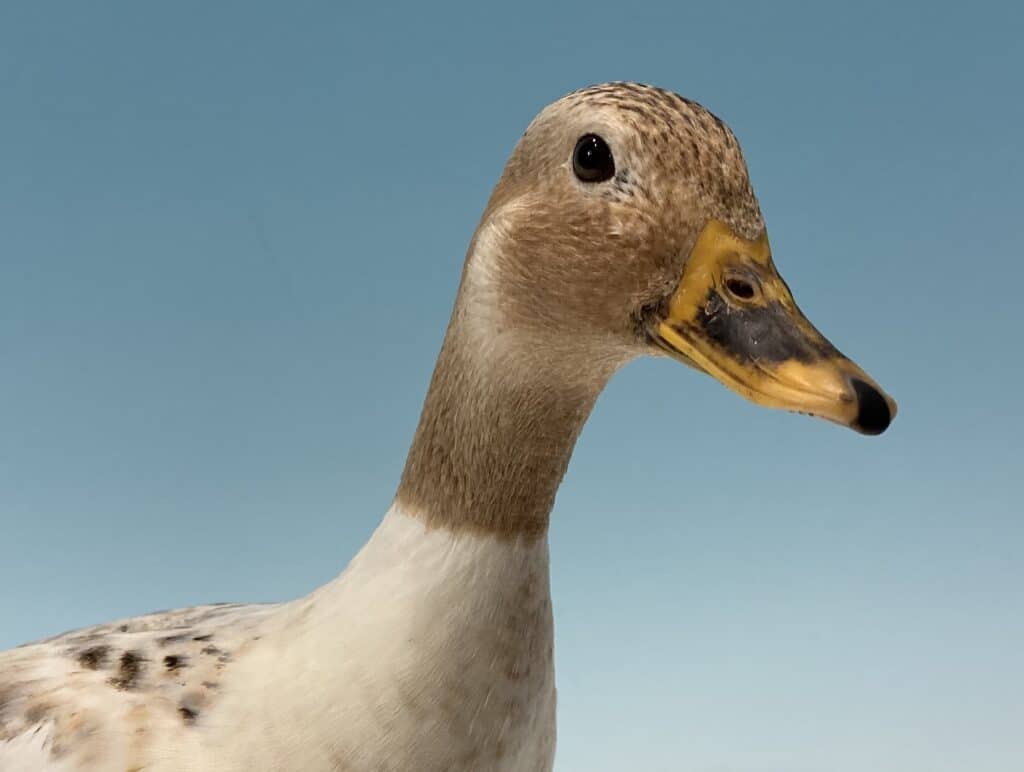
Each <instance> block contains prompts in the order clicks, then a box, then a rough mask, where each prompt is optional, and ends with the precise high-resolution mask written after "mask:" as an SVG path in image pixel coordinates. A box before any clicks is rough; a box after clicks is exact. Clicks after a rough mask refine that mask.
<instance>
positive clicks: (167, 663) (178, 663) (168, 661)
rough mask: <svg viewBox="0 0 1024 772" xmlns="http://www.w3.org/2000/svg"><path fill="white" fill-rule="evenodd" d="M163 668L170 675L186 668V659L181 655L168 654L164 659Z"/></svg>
mask: <svg viewBox="0 0 1024 772" xmlns="http://www.w3.org/2000/svg"><path fill="white" fill-rule="evenodd" d="M164 667H165V668H167V670H168V671H169V672H171V673H173V672H175V671H176V670H181V669H182V668H183V667H188V657H186V656H184V655H183V654H168V655H167V656H166V657H164Z"/></svg>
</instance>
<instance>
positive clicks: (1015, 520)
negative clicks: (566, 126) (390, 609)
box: [0, 0, 1024, 772]
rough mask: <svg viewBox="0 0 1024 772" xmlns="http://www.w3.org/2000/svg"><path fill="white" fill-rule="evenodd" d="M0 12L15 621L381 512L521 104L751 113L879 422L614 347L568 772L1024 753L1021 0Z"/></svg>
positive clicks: (588, 504)
mask: <svg viewBox="0 0 1024 772" xmlns="http://www.w3.org/2000/svg"><path fill="white" fill-rule="evenodd" d="M381 5H387V6H388V7H386V8H383V7H379V8H371V7H370V5H369V4H366V5H365V6H364V7H358V8H357V7H356V6H355V4H342V3H302V2H297V3H289V4H284V3H281V4H274V5H271V4H263V3H255V2H246V3H242V2H237V3H229V2H224V3H217V4H210V3H199V2H185V1H183V0H179V2H175V3H165V4H160V5H158V4H155V3H135V2H133V3H128V2H125V3H90V4H84V3H64V4H60V3H48V4H42V3H37V4H27V3H26V4H19V5H15V4H4V5H3V6H2V7H0V110H2V118H0V161H2V163H0V586H2V587H3V590H2V595H0V620H2V621H0V646H8V645H14V644H17V643H20V642H23V641H25V640H28V639H32V638H37V637H41V636H45V635H49V634H53V633H56V632H58V631H61V630H64V629H67V628H71V627H75V626H79V625H84V624H87V623H92V622H99V621H102V620H105V619H108V618H115V617H121V616H126V615H131V614H136V613H141V612H146V611H150V610H153V609H157V608H167V607H173V606H181V605H189V604H194V603H198V602H206V601H220V600H276V599H285V598H289V597H292V596H296V595H299V594H301V593H304V592H306V591H307V590H309V589H310V588H312V587H313V586H315V585H316V584H318V583H321V582H323V581H326V580H327V579H329V578H331V577H332V576H333V575H334V574H335V573H337V572H338V571H339V570H340V569H341V568H342V567H343V566H344V565H345V563H346V562H347V561H348V559H349V558H350V556H351V555H352V554H353V553H354V552H355V551H356V550H357V549H358V547H359V546H360V545H361V543H362V542H363V541H364V540H365V539H366V537H367V536H368V535H369V533H370V532H371V531H372V529H373V528H374V526H375V524H376V522H377V520H378V519H379V517H380V515H381V514H382V513H383V512H384V510H385V509H386V508H387V506H388V504H389V501H390V499H391V496H392V493H393V490H394V486H395V484H396V482H397V478H398V475H399V473H400V470H401V465H402V462H403V460H404V455H405V452H406V449H407V447H408V442H409V440H410V437H411V434H412V431H413V429H414V427H415V422H416V418H417V415H418V412H419V408H420V404H421V400H422V397H423V394H424V390H425V388H426V385H427V381H428V378H429V375H430V370H431V367H432V364H433V360H434V357H435V355H436V352H437V349H438V346H439V344H440V340H441V336H442V333H443V330H444V326H445V324H446V322H447V318H448V314H449V311H450V304H451V301H452V298H453V295H454V291H455V287H456V283H457V279H458V273H459V270H460V266H461V262H462V257H463V254H464V251H465V248H466V245H467V243H468V241H469V238H470V236H471V234H472V232H473V229H474V227H475V225H476V221H477V218H478V217H479V215H480V212H481V210H482V208H483V205H484V202H485V200H486V197H487V195H488V193H489V191H490V188H491V186H492V185H493V184H494V182H495V180H496V179H497V177H498V174H499V173H500V170H501V167H502V165H503V163H504V160H505V157H506V155H507V153H508V151H509V150H510V149H511V147H512V145H513V144H514V143H515V141H516V139H517V137H518V136H519V134H520V133H521V131H522V130H523V128H524V127H525V126H526V124H527V123H528V122H529V120H530V118H531V117H532V116H533V115H534V114H535V113H536V112H537V110H539V109H540V108H541V107H542V106H543V105H544V104H546V103H547V102H549V101H551V100H553V99H555V98H557V97H558V96H560V95H561V94H563V93H564V92H566V91H569V90H572V89H574V88H576V87H579V86H582V85H585V84H589V83H593V82H598V81H603V80H610V79H631V80H641V81H647V82H651V83H655V84H658V85H661V86H664V87H666V88H671V89H674V90H676V91H679V92H681V93H683V94H685V95H687V96H689V97H692V98H695V99H697V100H699V101H701V102H703V103H704V104H706V105H708V106H709V107H710V108H711V109H713V110H714V111H715V112H717V113H718V114H719V115H721V116H722V117H724V118H725V119H726V120H727V121H728V122H729V123H730V124H731V125H732V126H733V128H734V129H735V130H736V132H737V134H738V135H739V137H740V140H741V142H742V143H743V146H744V150H745V152H746V155H747V159H748V161H749V165H750V169H751V174H752V177H753V180H754V184H755V188H756V189H757V191H758V194H759V196H760V199H761V203H762V207H763V210H764V213H765V216H766V218H767V221H768V224H769V231H770V233H771V235H772V242H773V247H774V252H775V255H776V260H777V262H778V264H779V265H780V267H781V269H782V271H783V274H784V275H785V277H786V278H787V280H788V281H789V283H790V285H791V286H792V288H793V290H794V293H795V294H796V296H797V299H798V301H799V302H800V303H801V305H802V306H803V308H804V310H805V311H806V312H807V314H808V316H809V317H810V318H811V319H812V320H813V321H814V322H815V323H816V324H817V325H818V326H819V327H820V328H821V329H822V330H823V331H824V332H825V333H826V334H827V335H828V336H829V337H830V338H831V339H832V340H833V341H834V342H835V343H836V344H837V345H838V346H839V347H840V348H841V349H843V350H844V351H845V352H846V353H848V354H850V355H851V356H852V357H853V358H854V359H856V360H857V361H858V362H860V363H861V364H862V365H863V366H864V367H865V368H866V369H867V370H868V371H869V372H870V373H871V374H872V375H873V376H875V377H876V378H877V379H878V380H879V382H880V383H881V384H882V385H883V386H884V387H885V388H886V389H888V390H889V391H890V392H891V393H892V394H893V395H894V396H895V397H896V398H897V400H899V403H900V408H901V410H900V415H899V417H898V419H897V421H896V423H895V424H894V426H893V427H892V429H891V430H890V431H889V433H887V434H886V435H884V436H883V437H881V438H864V437H860V436H858V435H855V434H853V433H851V432H849V431H845V430H842V429H840V428H838V427H835V426H832V425H828V424H825V423H821V422H814V421H811V420H808V419H805V418H800V417H795V416H791V415H788V414H783V413H776V412H772V411H766V410H763V409H760V408H756V407H754V406H751V405H748V404H747V403H745V402H743V401H742V400H741V399H739V398H738V397H736V396H734V395H733V394H731V393H729V392H727V391H726V390H725V389H724V388H722V387H721V386H719V385H718V384H716V383H714V382H713V381H711V379H709V378H704V377H701V376H699V375H697V374H695V373H694V372H692V371H690V370H688V369H686V368H683V367H680V366H678V365H676V364H674V363H672V362H669V361H643V362H638V363H635V364H633V365H632V366H630V367H629V368H628V369H626V370H625V371H623V372H622V373H621V374H620V375H619V376H617V377H616V379H615V380H614V381H613V383H612V384H611V386H610V388H609V389H608V391H607V393H606V394H605V395H604V396H603V397H602V399H601V401H600V403H599V404H598V406H597V409H596V410H595V412H594V415H593V418H592V419H591V421H590V423H589V424H588V426H587V428H586V430H585V431H584V434H583V437H582V439H581V441H580V443H579V446H578V449H577V452H576V455H575V457H574V460H573V463H572V466H571V469H570V471H569V474H568V476H567V478H566V481H565V484H564V486H563V488H562V491H561V493H560V496H559V499H558V503H557V508H556V512H555V515H554V519H553V524H552V532H551V542H552V560H553V591H554V595H555V604H556V619H557V638H558V640H557V659H558V679H559V710H560V726H559V735H560V737H559V752H558V764H557V768H558V769H559V770H561V771H563V772H573V771H575V770H609V771H610V770H625V769H643V770H680V769H685V770H700V771H701V772H823V771H824V770H828V771H830V772H863V770H867V769H870V770H873V772H890V771H891V772H897V771H898V772H916V771H918V770H920V771H921V772H925V771H927V772H942V771H944V770H950V771H952V770H956V771H957V772H962V771H963V770H968V769H969V770H971V771H972V772H996V771H997V770H998V771H999V772H1004V771H1005V772H1010V770H1020V769H1021V768H1022V765H1024V739H1022V736H1021V727H1022V726H1024V657H1022V652H1024V614H1022V613H1021V612H1022V608H1021V607H1022V601H1024V563H1022V549H1024V517H1022V511H1024V507H1022V505H1021V502H1020V499H1019V489H1020V482H1021V476H1022V472H1024V464H1022V460H1024V452H1022V451H1024V447H1022V446H1024V440H1022V429H1024V421H1022V418H1021V416H1022V414H1024V410H1022V409H1021V396H1020V394H1021V383H1022V379H1024V364H1022V357H1021V354H1022V351H1024V346H1022V343H1021V333H1022V332H1024V328H1022V327H1024V326H1022V323H1021V296H1022V291H1024V267H1022V266H1024V262H1022V254H1021V239H1020V228H1021V202H1022V196H1021V185H1020V180H1021V176H1022V172H1024V163H1022V161H1024V153H1022V150H1021V127H1022V124H1024V109H1022V103H1024V102H1022V99H1021V76H1022V73H1024V55H1022V50H1024V48H1022V46H1021V44H1020V36H1021V32H1022V28H1024V24H1022V22H1024V17H1022V15H1021V12H1020V11H1017V10H1009V6H1007V7H1005V8H1003V9H997V8H996V7H986V6H983V5H981V4H973V3H972V4H970V5H969V7H966V8H964V9H961V10H952V9H949V8H944V7H941V6H939V5H937V4H927V5H923V4H922V5H919V6H917V7H910V6H904V7H902V8H900V7H897V6H895V5H889V4H879V5H869V4H862V3H856V4H851V3H845V4H843V5H842V6H832V7H824V6H822V5H816V6H811V5H810V4H805V5H800V6H798V5H796V4H793V5H784V4H767V3H763V4H751V5H739V4H736V3H730V4H728V6H726V5H724V4H719V6H720V7H719V8H716V9H709V8H706V7H697V6H694V5H684V4H682V3H671V4H665V5H663V6H648V5H641V6H640V7H639V8H632V7H628V6H627V5H624V4H621V3H618V4H610V3H607V4H606V3H602V2H598V1H596V0H594V1H591V2H587V3H576V4H559V5H557V6H556V5H555V4H553V3H543V4H528V3H512V4H503V5H500V6H494V7H490V8H484V7H482V6H481V5H480V4H475V3H474V4H470V3H467V4H464V5H450V6H442V5H433V4H409V5H406V6H402V7H399V6H398V5H395V4H390V3H389V4H381Z"/></svg>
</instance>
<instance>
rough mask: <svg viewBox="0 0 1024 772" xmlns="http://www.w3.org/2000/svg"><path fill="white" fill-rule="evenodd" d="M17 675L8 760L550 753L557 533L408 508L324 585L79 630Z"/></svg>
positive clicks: (251, 761) (333, 765) (512, 759)
mask: <svg viewBox="0 0 1024 772" xmlns="http://www.w3.org/2000/svg"><path fill="white" fill-rule="evenodd" d="M325 663H329V665H326V666H325ZM0 673H2V674H3V676H4V681H5V688H6V692H4V699H5V711H6V715H7V716H9V718H8V722H9V723H5V725H4V729H5V731H6V732H7V733H8V739H7V740H6V741H5V742H0V770H3V771H4V772H15V771H17V772H36V771H37V770H39V771H40V772H42V770H47V771H51V770H52V771H53V772H64V770H67V771H68V772H71V771H72V770H73V771H74V772H78V771H79V770H96V771H97V772H107V771H108V770H109V771H110V772H115V771H116V772H123V771H124V770H133V769H137V770H147V771H149V770H151V771H152V772H164V771H166V772H171V771H172V770H174V771H175V772H177V771H179V770H197V771H198V770H203V771H204V772H205V771H206V770H217V771H218V772H220V771H221V770H223V771H224V772H228V771H231V772H235V771H236V770H237V771H238V772H242V771H243V770H309V771H310V772H321V771H323V772H328V771H332V772H333V771H335V770H438V772H440V770H481V769H487V770H496V771H504V770H508V771H509V772H512V771H513V770H523V771H524V772H532V771H533V770H537V771H540V770H549V769H551V768H552V764H553V759H554V750H555V682H554V668H553V638H552V613H551V600H550V593H549V586H548V550H547V544H546V541H545V540H534V541H532V542H531V543H529V544H525V543H521V544H510V543H507V542H502V541H499V540H496V539H494V538H489V537H486V536H479V535H474V534H461V535H452V534H450V533H447V532H445V531H441V530H430V531H428V529H427V527H426V525H425V524H424V523H423V521H422V520H421V519H419V518H416V517H412V516H409V515H407V514H405V513H403V512H401V511H400V510H398V509H397V508H395V507H393V508H392V509H391V510H390V511H389V512H388V513H387V515H386V516H385V517H384V519H383V521H382V522H381V525H380V526H379V528H378V529H377V531H376V532H375V533H374V535H373V536H372V537H371V539H370V540H369V541H368V543H367V544H366V545H365V547H364V548H363V549H362V550H361V551H360V552H359V554H357V555H356V557H355V558H354V559H353V560H352V562H351V563H350V565H349V566H348V568H347V569H346V570H345V571H344V572H343V573H342V574H341V576H339V577H338V578H337V579H335V580H334V581H333V582H330V583H329V584H327V585H324V586H323V587H321V588H319V589H317V590H316V591H315V592H313V593H312V594H310V595H309V596H306V597H305V598H301V599H299V600H296V601H293V602H290V603H286V604H280V605H255V606H236V605H223V606H207V607H199V608H195V609H188V610H183V611H174V612H165V613H162V614H155V615H150V616H145V617H139V618H137V619H133V620H126V621H123V622H115V623H112V624H109V625H104V626H100V627H95V628H88V629H84V630H79V631H76V632H73V633H69V634H66V635H63V636H60V637H57V638H53V639H50V640H48V641H44V642H41V643H37V644H33V645H29V646H24V647H20V648H18V649H14V650H12V651H10V652H6V653H4V654H2V655H0Z"/></svg>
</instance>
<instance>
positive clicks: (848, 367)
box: [648, 220, 896, 434]
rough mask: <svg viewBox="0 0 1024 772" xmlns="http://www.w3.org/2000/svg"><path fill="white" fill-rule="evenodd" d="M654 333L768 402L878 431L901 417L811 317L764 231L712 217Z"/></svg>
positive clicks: (668, 347) (670, 348)
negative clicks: (753, 233) (746, 232)
mask: <svg viewBox="0 0 1024 772" xmlns="http://www.w3.org/2000/svg"><path fill="white" fill-rule="evenodd" d="M648 334H649V336H650V338H651V340H652V341H653V342H654V343H655V344H656V345H658V346H659V347H660V348H661V349H663V350H664V351H666V352H668V353H669V354H670V355H671V356H673V357H675V358H677V359H679V360H681V361H683V362H685V363H686V364H689V365H691V366H693V367H696V368H697V369H699V370H702V371H703V372H705V373H707V374H708V375H711V376H712V377H714V378H716V379H717V380H718V381H720V382H721V383H723V384H725V385H726V386H728V387H729V388H730V389H732V390H733V391H735V392H737V393H738V394H741V395H742V396H744V397H746V398H747V399H749V400H751V401H752V402H756V403H757V404H759V405H764V406H765V407H773V408H780V409H783V410H791V411H794V412H800V413H807V414H809V415H814V416H818V417H819V418H824V419H826V420H829V421H834V422H835V423H838V424H841V425H843V426H847V427H849V428H851V429H854V430H856V431H858V432H861V433H863V434H881V433H882V432H884V431H885V430H886V429H887V428H888V427H889V424H890V423H891V422H892V419H893V417H894V416H895V415H896V403H895V401H894V400H893V399H892V398H891V397H889V396H888V395H887V394H886V393H885V392H883V391H882V389H881V388H880V387H879V386H878V384H876V383H875V382H874V381H873V380H872V379H871V377H870V376H868V374H867V373H865V372H864V371H863V370H862V369H861V368H860V367H859V366H857V365H856V364H855V363H854V362H852V361H851V360H850V359H848V358H847V357H845V356H843V354H841V353H840V352H839V351H838V350H837V349H836V348H835V347H834V346H833V345H832V344H831V343H830V342H829V341H828V340H826V339H825V337H824V336H823V335H822V334H821V333H820V332H818V330H817V329H815V327H814V326H813V325H812V324H811V323H810V322H809V321H808V320H807V319H806V317H804V315H803V313H802V312H801V311H800V309H799V308H798V307H797V305H796V302H795V301H794V300H793V296H792V295H791V294H790V291H789V288H788V287H787V286H786V283H785V282H784V281H783V280H782V277H781V276H779V274H778V271H777V270H776V268H775V265H774V262H773V260H772V257H771V250H770V248H769V246H768V238H767V235H765V234H762V235H761V237H760V238H758V239H756V240H746V239H742V238H740V237H738V236H736V235H735V234H734V233H732V231H731V230H730V229H729V228H728V226H726V225H725V224H724V223H721V222H719V221H717V220H712V221H711V222H709V223H708V225H707V226H706V227H705V228H704V230H703V231H702V232H701V234H700V236H699V238H698V239H697V242H696V244H695V245H694V248H693V251H692V252H691V253H690V256H689V258H688V259H687V261H686V264H685V268H684V270H683V276H682V278H681V280H680V283H679V285H678V289H677V290H676V291H675V292H674V293H673V295H672V297H671V298H670V300H669V302H668V304H667V310H666V312H665V313H664V314H662V315H661V316H660V317H658V318H655V319H652V320H651V323H650V325H649V328H648Z"/></svg>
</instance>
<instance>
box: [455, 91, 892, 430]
mask: <svg viewBox="0 0 1024 772" xmlns="http://www.w3.org/2000/svg"><path fill="white" fill-rule="evenodd" d="M461 293H462V294H463V296H464V297H463V300H466V296H468V297H469V299H470V300H469V301H468V302H467V303H466V304H465V307H477V308H480V307H483V306H486V307H488V308H489V309H490V317H489V320H488V322H487V329H488V330H489V331H490V332H489V334H493V335H495V336H496V337H499V336H506V337H507V336H509V335H513V336H515V337H516V338H517V339H518V340H519V341H532V343H533V344H534V345H536V346H543V347H545V348H546V349H548V350H551V351H559V352H561V361H563V362H564V363H566V367H567V368H570V369H572V370H573V371H574V372H577V373H584V374H585V373H586V371H587V369H588V367H591V366H593V367H597V366H598V365H596V364H594V363H603V364H604V365H607V364H608V363H613V364H615V365H617V364H620V363H621V362H623V361H626V360H628V359H629V358H631V357H634V356H637V355H640V354H654V355H668V356H671V357H673V358H675V359H677V360H679V361H681V362H684V363H686V364H688V365H690V366H692V367H695V368H696V369H698V370H701V371H703V372H705V373H707V374H708V375H710V376H712V377H714V378H716V379H717V380H719V381H720V382H721V383H723V384H725V385H726V386H727V387H729V388H730V389H732V390H733V391H735V392H737V393H738V394H740V395H742V396H744V397H746V398H747V399H749V400H751V401H753V402H756V403H758V404H760V405H764V406H767V407H773V408H781V409H784V410H790V411H796V412H800V413H806V414H810V415H814V416H818V417H820V418H825V419H827V420H829V421H833V422H835V423H838V424H842V425H844V426H847V427H850V428H852V429H855V430H856V431H859V432H862V433H865V434H879V433H881V432H883V431H885V429H886V428H887V427H888V426H889V423H890V422H891V421H892V418H893V416H894V415H895V413H896V404H895V402H894V401H893V400H892V398H890V397H889V396H888V395H886V394H885V392H883V391H882V389H881V388H879V386H878V385H877V384H876V383H875V382H874V381H873V380H872V379H871V378H870V377H869V376H868V375H867V374H866V373H865V372H864V371H863V370H862V369H861V368H860V367H859V366H857V365H856V364H854V363H853V362H852V361H851V360H850V359H848V358H847V357H845V356H844V355H843V354H841V353H840V352H839V351H838V350H837V349H836V348H835V347H834V346H833V345H832V344H831V343H829V341H828V340H826V339H825V337H824V336H822V334H821V333H819V332H818V330H817V329H815V327H814V326H813V325H812V324H811V323H810V322H809V321H808V320H807V319H806V318H805V316H804V315H803V313H802V312H801V311H800V309H799V308H798V307H797V305H796V302H795V301H794V300H793V296H792V294H791V293H790V291H789V288H788V287H787V286H786V283H785V282H784V281H783V279H782V277H781V276H780V275H779V272H778V269H777V268H776V265H775V260H774V258H773V255H772V250H771V246H770V244H769V241H768V236H767V232H766V230H765V224H764V220H763V218H762V216H761V211H760V207H759V206H758V202H757V198H756V197H755V195H754V192H753V189H752V187H751V184H750V180H749V177H748V174H747V168H746V164H745V162H744V160H743V155H742V153H741V151H740V146H739V144H738V142H737V141H736V138H735V136H734V135H733V133H732V131H731V130H730V129H729V128H728V127H727V126H726V125H725V124H724V123H723V122H722V121H721V120H720V119H718V118H717V117H716V116H714V115H713V114H712V113H711V112H709V111H708V110H706V109H704V108H703V107H701V106H700V105H698V104H696V103H695V102H692V101H690V100H687V99H685V98H683V97H680V96H678V95H677V94H673V93H670V92H667V91H662V90H660V89H656V88H652V87H649V86H643V85H639V84H632V83H611V84H605V85H600V86H594V87H590V88H587V89H583V90H581V91H577V92H574V93H572V94H570V95H568V96H566V97H564V98H562V99H560V100H559V101H557V102H555V103H554V104H552V105H550V106H548V107H547V108H545V109H544V110H543V111H542V112H541V113H540V114H539V115H538V116H537V117H536V118H535V119H534V121H533V122H532V123H531V124H530V126H529V127H528V129H527V130H526V132H525V134H524V135H523V136H522V138H521V139H520V141H519V143H518V144H517V146H516V148H515V150H514V151H513V153H512V156H511V158H510V159H509V161H508V163H507V165H506V167H505V170H504V173H503V175H502V177H501V180H500V181H499V183H498V185H497V187H496V188H495V190H494V193H493V194H492V197H491V199H490V202H489V203H488V207H487V210H486V211H485V213H484V215H483V218H482V221H481V225H480V228H479V229H478V231H477V236H476V237H475V240H474V244H473V245H472V246H471V247H470V253H469V257H468V259H467V262H466V268H465V271H464V274H463V284H462V289H461ZM474 299H475V300H482V301H483V302H482V303H478V302H472V301H473V300H474Z"/></svg>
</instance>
